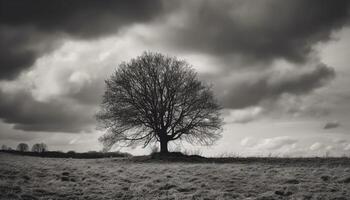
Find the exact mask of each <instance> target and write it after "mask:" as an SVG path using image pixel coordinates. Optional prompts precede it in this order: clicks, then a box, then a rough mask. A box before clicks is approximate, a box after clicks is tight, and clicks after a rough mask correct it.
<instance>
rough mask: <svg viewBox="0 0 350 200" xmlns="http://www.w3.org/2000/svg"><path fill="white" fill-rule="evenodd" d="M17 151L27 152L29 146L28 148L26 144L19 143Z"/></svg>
mask: <svg viewBox="0 0 350 200" xmlns="http://www.w3.org/2000/svg"><path fill="white" fill-rule="evenodd" d="M17 151H20V152H25V151H29V146H28V144H26V143H19V144H18V145H17Z"/></svg>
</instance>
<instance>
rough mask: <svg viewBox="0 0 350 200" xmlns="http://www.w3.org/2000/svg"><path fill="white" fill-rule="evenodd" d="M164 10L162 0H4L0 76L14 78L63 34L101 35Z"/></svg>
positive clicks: (1, 4)
mask: <svg viewBox="0 0 350 200" xmlns="http://www.w3.org/2000/svg"><path fill="white" fill-rule="evenodd" d="M161 12H162V4H161V2H160V1H159V0H156V1H151V0H145V1H138V0H121V1H113V0H104V1H100V0H72V1H61V0H50V1H46V0H26V1H22V0H1V1H0V66H1V67H0V79H13V78H14V77H16V75H18V73H20V72H21V71H22V70H23V69H26V68H28V67H30V66H31V65H32V64H33V63H34V62H35V60H36V59H37V57H39V56H40V55H42V54H43V53H45V52H49V50H50V49H53V48H48V47H52V46H55V45H57V40H59V38H61V37H75V38H81V39H92V38H98V37H101V36H104V35H108V34H110V33H114V32H116V31H118V30H119V29H120V28H121V27H123V26H125V25H130V24H133V23H142V22H146V21H149V20H151V19H153V18H154V17H156V16H157V15H158V14H159V13H161Z"/></svg>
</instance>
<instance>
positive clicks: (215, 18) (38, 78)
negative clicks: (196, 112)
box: [0, 0, 350, 156]
mask: <svg viewBox="0 0 350 200" xmlns="http://www.w3.org/2000/svg"><path fill="white" fill-rule="evenodd" d="M349 4H350V1H348V0H332V1H330V0H308V1H304V0H289V1H280V0H256V1H244V0H216V1H210V0H179V1H165V0H163V1H162V0H152V1H151V0H144V1H138V0H124V1H121V0H120V1H112V0H104V1H99V0H95V1H91V0H72V1H62V0H50V1H47V0H25V1H20V0H0V144H6V145H8V146H12V147H13V148H14V147H16V145H17V144H18V143H19V142H25V143H28V144H30V145H32V144H34V143H36V142H44V143H46V144H47V145H48V146H49V149H50V150H62V151H68V150H76V151H88V150H100V149H101V145H100V144H99V143H98V141H97V138H98V137H99V136H101V134H103V131H100V130H96V120H95V119H94V114H95V113H96V112H97V111H98V109H99V104H100V102H101V98H102V94H103V92H104V80H105V79H106V78H108V77H109V76H110V75H111V73H112V72H113V71H114V70H115V69H116V68H117V67H118V64H119V63H121V62H122V61H128V60H130V59H131V58H133V57H136V56H138V55H140V54H142V52H144V51H156V52H161V53H164V54H168V55H171V56H177V57H179V58H183V59H185V60H187V61H188V62H189V63H190V64H192V65H193V66H194V68H195V69H196V70H197V72H198V74H199V77H200V79H201V80H203V81H206V82H209V83H212V84H213V89H214V93H215V95H216V97H217V98H218V100H219V102H220V103H221V104H222V106H223V107H224V110H223V116H224V119H225V125H224V131H223V137H222V138H221V139H220V140H219V141H218V142H217V143H216V144H215V145H214V146H211V147H199V146H194V147H189V146H188V145H186V144H176V145H180V146H181V148H182V149H185V148H189V149H191V150H199V151H201V152H202V153H203V154H204V155H244V156H245V155H269V154H272V155H275V156H306V155H308V156H315V155H318V156H324V155H326V154H330V155H332V156H342V155H344V154H345V155H350V104H349V102H350V87H349V86H350V79H349V77H350V66H348V65H349V63H350V56H349V55H350V54H349V52H350V23H349V22H350V16H349V12H350V5H349ZM174 148H175V147H173V149H174ZM121 150H122V151H130V152H132V153H134V154H143V153H148V152H149V151H150V149H149V148H146V149H141V148H136V149H121ZM176 150H178V149H176ZM327 152H328V153H327Z"/></svg>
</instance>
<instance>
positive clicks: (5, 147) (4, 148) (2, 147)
mask: <svg viewBox="0 0 350 200" xmlns="http://www.w3.org/2000/svg"><path fill="white" fill-rule="evenodd" d="M8 149H9V148H8V147H7V146H6V145H5V144H3V145H1V150H5V151H6V150H8Z"/></svg>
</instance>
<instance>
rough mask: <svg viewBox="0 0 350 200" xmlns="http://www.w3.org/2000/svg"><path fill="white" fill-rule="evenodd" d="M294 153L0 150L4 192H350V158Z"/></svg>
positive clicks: (148, 195)
mask: <svg viewBox="0 0 350 200" xmlns="http://www.w3.org/2000/svg"><path fill="white" fill-rule="evenodd" d="M286 160H288V159H281V161H280V162H278V159H277V161H276V160H275V161H274V162H260V161H259V160H253V161H251V162H247V160H246V161H245V162H244V161H239V160H238V161H232V162H229V163H215V162H214V161H215V160H210V161H208V162H204V163H188V162H170V163H169V162H165V161H152V160H147V159H143V160H142V159H139V160H137V159H136V160H133V159H131V160H130V159H125V158H103V159H66V158H38V157H29V156H19V155H11V154H7V153H0V199H1V200H2V199H6V200H10V199H23V200H35V199H52V200H54V199H62V200H63V199H64V200H66V199H67V200H68V199H208V200H211V199H246V200H248V199H265V200H272V199H325V200H328V199H338V200H340V199H350V164H349V159H346V158H343V159H333V160H332V162H330V163H331V164H327V162H313V159H309V160H306V161H305V162H302V161H300V160H299V161H298V162H285V161H286ZM344 160H345V161H344ZM335 161H336V162H335Z"/></svg>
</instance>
